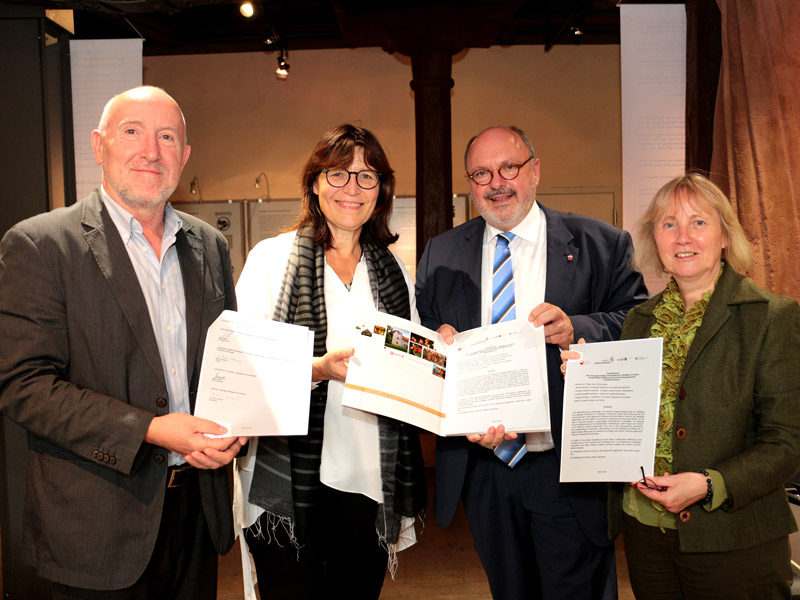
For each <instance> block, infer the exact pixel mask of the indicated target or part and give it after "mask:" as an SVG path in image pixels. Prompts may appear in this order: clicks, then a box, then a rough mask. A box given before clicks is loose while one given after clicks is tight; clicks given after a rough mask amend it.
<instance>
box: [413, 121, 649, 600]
mask: <svg viewBox="0 0 800 600" xmlns="http://www.w3.org/2000/svg"><path fill="white" fill-rule="evenodd" d="M464 163H465V168H466V173H467V177H468V179H469V182H470V189H471V192H472V198H473V202H474V203H475V206H476V208H477V209H478V211H479V212H480V214H481V216H480V217H478V218H476V219H473V220H471V221H469V222H467V223H465V224H464V225H461V226H460V227H456V228H455V229H452V230H450V231H448V232H446V233H444V234H442V235H440V236H438V237H436V238H434V239H432V240H430V241H429V242H428V245H427V247H426V248H425V252H424V254H423V256H422V258H421V260H420V263H419V267H418V269H417V284H416V285H417V309H418V310H419V315H420V318H421V320H422V324H423V325H425V326H427V327H430V328H434V329H435V328H438V329H439V331H440V333H442V334H443V336H444V337H445V340H446V341H447V340H448V338H449V335H450V334H453V333H455V332H456V331H464V330H467V329H472V328H475V327H479V326H482V325H489V324H491V323H492V322H497V319H496V318H494V316H493V308H494V307H493V304H495V302H493V292H492V288H493V282H494V280H495V278H496V275H497V274H499V273H502V268H503V267H502V265H503V261H504V260H506V259H507V256H508V255H506V258H504V259H503V261H496V259H493V257H497V256H498V255H497V254H495V252H496V249H497V248H496V247H497V246H500V245H501V243H500V236H501V234H503V235H505V236H506V239H509V238H510V241H509V242H507V243H505V240H503V242H504V244H505V245H507V247H508V248H509V250H510V259H509V260H510V262H511V263H512V269H509V270H510V271H513V276H512V278H511V280H512V281H513V289H514V297H515V303H512V306H513V308H514V310H515V312H516V315H515V317H513V318H517V319H528V320H529V321H532V322H533V323H534V325H536V326H540V325H542V326H544V333H545V341H546V342H547V346H546V356H544V357H539V358H538V360H539V364H540V367H541V369H542V371H543V372H544V373H545V374H546V378H547V385H548V391H549V402H550V419H551V426H552V431H548V432H544V433H536V434H528V435H527V436H526V440H525V441H526V447H527V450H528V451H527V454H525V456H523V457H522V459H521V460H520V461H519V463H517V464H516V466H514V467H513V468H511V467H509V466H507V465H506V464H505V463H504V462H502V461H501V460H500V459H499V458H498V457H497V456H495V455H494V454H493V453H492V449H493V448H494V447H495V446H497V445H498V444H500V443H501V442H502V441H503V440H504V438H505V439H509V438H516V437H517V435H516V433H515V432H505V431H504V429H503V427H502V426H501V425H500V426H498V427H496V428H495V427H491V428H489V429H488V430H487V432H485V433H482V434H475V435H472V436H468V437H448V438H439V439H438V440H437V444H436V501H435V510H436V518H437V520H438V521H439V522H440V524H442V525H443V526H447V525H448V524H449V523H450V522H451V520H452V519H453V515H454V513H455V511H456V507H457V505H458V501H459V499H460V498H461V499H463V502H464V508H465V511H466V514H467V518H468V520H469V524H470V529H471V530H472V534H473V537H474V539H475V546H476V548H477V550H478V554H479V556H480V559H481V563H482V564H483V567H484V569H485V570H486V573H487V575H488V578H489V586H490V588H491V591H492V595H493V597H494V598H496V599H506V598H508V599H511V598H513V599H515V600H516V599H519V598H533V599H540V598H543V599H547V600H560V599H563V598H569V599H570V600H589V599H598V600H599V599H600V598H603V599H604V600H606V599H609V598H616V572H615V562H614V547H613V544H612V543H611V541H610V540H609V539H608V536H607V518H606V488H605V486H604V485H600V484H580V483H570V484H560V483H559V456H560V451H561V418H562V397H563V389H564V384H563V379H562V376H561V373H560V372H559V367H560V365H561V360H560V357H559V349H560V348H566V347H568V345H569V344H570V343H572V342H574V341H575V340H577V339H579V338H581V337H583V338H585V339H586V340H587V341H589V342H597V341H605V340H613V339H618V338H619V333H620V327H621V325H622V322H623V320H624V318H625V315H626V313H627V312H628V310H629V309H630V308H631V307H633V306H635V305H637V304H639V303H640V302H643V301H644V300H645V299H646V298H647V290H646V289H645V287H644V282H643V280H642V277H641V275H640V274H639V273H636V272H634V271H632V270H631V268H630V266H629V262H630V258H631V254H632V252H633V246H632V244H631V239H630V236H629V235H628V234H627V233H625V232H624V231H620V230H618V229H616V228H614V227H611V226H610V225H607V224H605V223H602V222H600V221H596V220H594V219H589V218H586V217H582V216H579V215H573V214H567V213H561V212H557V211H554V210H550V209H548V208H545V207H544V206H541V205H539V204H538V203H537V202H536V187H537V185H538V184H539V159H538V158H536V157H535V156H534V152H533V146H532V145H531V142H530V140H529V139H528V137H527V135H525V133H524V132H522V131H521V130H519V129H517V128H515V127H511V128H507V127H492V128H489V129H487V130H485V131H483V132H482V133H480V134H479V135H477V136H476V137H475V138H473V139H472V140H470V143H469V144H468V145H467V151H466V154H465V157H464ZM509 232H510V234H509ZM498 265H499V266H498ZM503 281H504V283H505V284H506V285H507V284H508V282H507V280H503ZM511 287H512V286H508V285H507V287H506V288H505V289H506V290H508V289H510V288H511ZM503 297H504V293H502V292H500V293H499V295H498V298H500V299H502V298H503ZM503 310H504V311H505V312H509V310H510V309H507V307H506V305H504V306H503ZM500 314H504V313H503V312H501V313H500ZM487 425H488V423H487ZM470 442H472V443H470Z"/></svg>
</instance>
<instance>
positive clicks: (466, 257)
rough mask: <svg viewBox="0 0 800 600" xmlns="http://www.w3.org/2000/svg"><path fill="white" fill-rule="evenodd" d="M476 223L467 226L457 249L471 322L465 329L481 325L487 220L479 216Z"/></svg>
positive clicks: (467, 319) (468, 317)
mask: <svg viewBox="0 0 800 600" xmlns="http://www.w3.org/2000/svg"><path fill="white" fill-rule="evenodd" d="M474 223H475V225H474V226H472V227H466V228H465V231H464V238H463V242H462V245H461V247H460V248H456V249H455V250H456V252H458V260H459V263H460V264H459V268H458V272H459V273H461V286H462V290H463V293H464V306H465V307H466V311H467V314H466V321H467V323H468V324H469V327H466V328H462V329H464V330H466V329H473V328H475V327H480V326H481V251H482V249H483V248H482V247H483V231H484V229H485V228H486V222H485V221H484V220H483V219H482V218H478V219H475V220H474Z"/></svg>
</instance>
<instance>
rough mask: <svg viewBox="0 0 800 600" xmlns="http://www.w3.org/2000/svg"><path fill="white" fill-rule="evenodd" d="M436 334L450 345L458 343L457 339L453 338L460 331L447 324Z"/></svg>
mask: <svg viewBox="0 0 800 600" xmlns="http://www.w3.org/2000/svg"><path fill="white" fill-rule="evenodd" d="M436 333H438V334H439V335H440V336H442V339H443V340H444V343H445V344H448V345H449V344H452V343H453V342H455V341H456V339H455V338H454V337H453V336H454V335H455V334H457V333H458V331H456V328H455V327H453V326H452V325H448V324H447V323H445V324H444V325H442V326H441V327H439V329H437V330H436Z"/></svg>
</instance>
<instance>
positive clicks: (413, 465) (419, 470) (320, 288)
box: [249, 231, 427, 547]
mask: <svg viewBox="0 0 800 600" xmlns="http://www.w3.org/2000/svg"><path fill="white" fill-rule="evenodd" d="M362 252H363V254H364V257H365V258H366V263H367V270H368V273H369V281H370V287H371V289H372V294H373V299H374V301H375V304H376V306H377V307H378V309H379V310H381V311H383V312H386V313H389V314H392V315H396V316H399V317H403V318H405V319H408V318H409V317H410V310H411V309H410V304H409V300H408V287H407V285H406V281H405V278H404V277H403V273H402V271H401V270H400V267H399V266H398V265H397V262H396V261H395V259H394V256H392V254H391V252H389V250H388V249H387V248H385V247H378V246H375V245H371V244H365V245H363V248H362ZM324 273H325V251H324V248H323V247H322V246H318V245H315V244H314V243H313V241H312V235H311V234H310V233H309V232H308V231H298V233H297V235H296V237H295V240H294V244H293V246H292V251H291V254H290V256H289V262H288V263H287V265H286V271H285V272H284V275H283V283H282V285H281V290H280V293H279V295H278V300H277V302H276V305H275V311H274V313H273V319H275V320H276V321H283V322H285V323H294V324H296V325H304V326H306V327H308V328H309V329H311V330H312V331H314V356H322V355H324V354H325V352H326V350H327V349H326V338H327V332H328V327H327V312H326V309H325V281H324ZM327 394H328V382H327V381H326V382H322V383H320V384H319V385H318V386H317V388H316V389H314V390H313V391H312V392H311V409H310V415H309V425H308V434H307V435H305V436H290V437H261V438H259V440H258V456H257V460H256V465H255V470H254V472H253V482H252V486H251V488H250V497H249V500H250V503H251V504H255V505H257V506H261V507H262V508H264V509H265V511H266V513H267V516H268V519H269V523H270V527H272V528H274V527H276V526H278V524H282V525H283V526H284V527H285V528H286V529H287V531H288V532H289V534H290V537H291V538H292V540H293V542H294V543H295V545H297V546H298V547H299V546H301V545H304V544H307V543H311V544H313V535H314V530H318V529H319V528H318V527H315V526H314V519H315V511H314V507H315V506H316V504H317V502H318V501H319V495H320V486H321V484H320V480H319V470H320V462H321V457H322V434H323V424H324V419H325V405H326V400H327ZM378 431H379V444H380V453H381V456H380V464H381V483H382V488H383V504H381V505H379V507H378V514H377V518H376V523H375V526H376V528H377V531H378V534H379V536H380V538H381V540H382V541H383V542H384V543H385V544H386V545H387V546H388V545H390V544H394V543H396V542H397V540H398V537H399V534H400V521H401V518H402V517H414V516H415V515H416V514H417V513H419V512H420V511H421V510H422V509H423V508H424V507H425V503H426V501H427V489H426V482H425V471H424V465H423V462H422V450H421V448H420V444H419V436H418V434H417V430H416V428H414V427H413V426H411V425H408V424H407V423H401V422H399V421H395V420H394V419H389V418H386V417H381V416H378Z"/></svg>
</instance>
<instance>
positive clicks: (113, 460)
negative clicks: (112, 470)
mask: <svg viewBox="0 0 800 600" xmlns="http://www.w3.org/2000/svg"><path fill="white" fill-rule="evenodd" d="M108 462H110V463H111V464H112V465H115V464H117V459H116V458H114V457H113V456H112V457H111V458H109V459H108Z"/></svg>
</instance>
